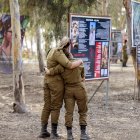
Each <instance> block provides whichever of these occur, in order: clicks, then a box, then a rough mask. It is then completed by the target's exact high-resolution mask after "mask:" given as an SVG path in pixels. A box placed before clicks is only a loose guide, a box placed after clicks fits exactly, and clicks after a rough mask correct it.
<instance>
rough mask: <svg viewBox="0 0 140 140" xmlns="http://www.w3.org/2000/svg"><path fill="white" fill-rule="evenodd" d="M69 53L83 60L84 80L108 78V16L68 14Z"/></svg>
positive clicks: (109, 33)
mask: <svg viewBox="0 0 140 140" xmlns="http://www.w3.org/2000/svg"><path fill="white" fill-rule="evenodd" d="M69 21H70V22H69V31H70V33H69V35H70V39H71V49H70V51H71V53H72V54H73V56H74V58H81V59H82V60H83V61H84V68H85V77H86V80H94V79H105V78H109V52H110V38H111V19H110V17H95V16H85V15H75V14H70V20H69Z"/></svg>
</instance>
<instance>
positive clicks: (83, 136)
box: [80, 125, 90, 140]
mask: <svg viewBox="0 0 140 140" xmlns="http://www.w3.org/2000/svg"><path fill="white" fill-rule="evenodd" d="M80 127H81V137H80V140H89V139H90V137H89V136H88V135H87V134H86V125H80Z"/></svg>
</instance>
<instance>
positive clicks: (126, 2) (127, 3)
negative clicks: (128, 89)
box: [123, 0, 140, 100]
mask: <svg viewBox="0 0 140 140" xmlns="http://www.w3.org/2000/svg"><path fill="white" fill-rule="evenodd" d="M123 5H124V7H125V10H126V21H127V33H128V46H129V48H130V50H131V56H132V60H133V65H134V68H135V71H136V74H137V75H136V76H137V86H138V95H137V99H138V100H140V75H139V72H137V67H136V48H134V47H132V38H131V36H132V35H131V27H132V26H131V20H132V17H131V13H132V12H131V11H132V10H131V0H123Z"/></svg>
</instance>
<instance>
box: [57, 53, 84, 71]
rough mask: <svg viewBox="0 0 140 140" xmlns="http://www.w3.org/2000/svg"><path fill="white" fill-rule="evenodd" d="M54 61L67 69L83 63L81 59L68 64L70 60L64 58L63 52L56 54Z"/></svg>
mask: <svg viewBox="0 0 140 140" xmlns="http://www.w3.org/2000/svg"><path fill="white" fill-rule="evenodd" d="M55 59H56V61H57V62H58V63H59V64H60V65H62V66H63V67H65V68H68V69H74V68H76V67H78V66H80V65H81V64H82V63H83V61H82V60H81V59H79V60H76V61H74V62H70V60H69V59H68V58H67V57H66V55H65V54H64V52H63V51H58V52H56V54H55Z"/></svg>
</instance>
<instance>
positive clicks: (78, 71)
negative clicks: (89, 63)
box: [49, 60, 84, 85]
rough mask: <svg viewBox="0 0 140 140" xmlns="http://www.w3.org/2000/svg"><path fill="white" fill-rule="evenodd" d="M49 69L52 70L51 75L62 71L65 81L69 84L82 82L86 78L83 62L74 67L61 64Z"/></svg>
mask: <svg viewBox="0 0 140 140" xmlns="http://www.w3.org/2000/svg"><path fill="white" fill-rule="evenodd" d="M71 61H74V60H71ZM49 70H50V75H55V74H58V73H61V75H62V77H63V79H64V83H65V84H68V85H75V84H80V82H82V81H83V78H84V66H83V64H82V65H80V66H79V67H76V68H74V69H67V68H64V67H62V66H61V65H57V66H56V67H53V68H51V69H49Z"/></svg>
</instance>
